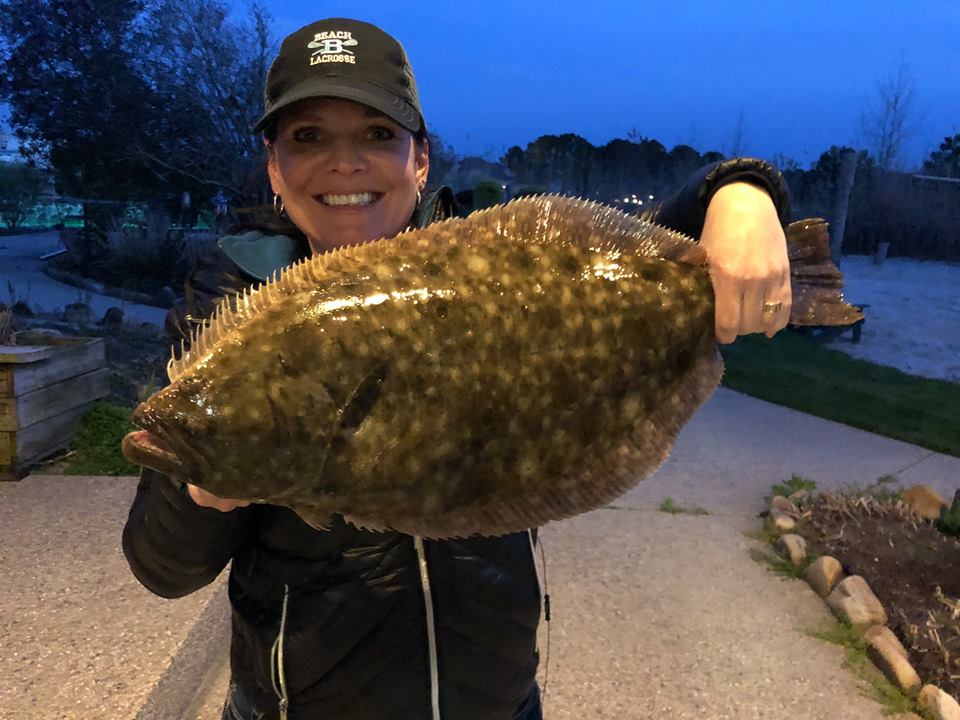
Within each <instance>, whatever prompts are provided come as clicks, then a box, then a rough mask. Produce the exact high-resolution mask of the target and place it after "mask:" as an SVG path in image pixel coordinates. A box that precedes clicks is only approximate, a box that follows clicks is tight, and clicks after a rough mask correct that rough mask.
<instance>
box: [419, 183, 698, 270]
mask: <svg viewBox="0 0 960 720" xmlns="http://www.w3.org/2000/svg"><path fill="white" fill-rule="evenodd" d="M649 218H650V216H649V215H645V216H641V217H637V216H636V215H629V214H627V213H625V212H622V211H621V210H617V209H616V208H613V207H610V206H609V205H602V204H600V203H597V202H594V201H592V200H583V199H581V198H575V197H568V196H566V195H537V196H533V197H523V198H517V199H516V200H511V201H510V202H508V203H505V204H502V205H495V206H494V207H491V208H487V209H485V210H480V211H478V212H475V213H473V214H472V215H471V216H470V217H469V218H467V220H466V222H467V223H473V222H476V223H477V224H478V225H481V226H484V227H486V228H487V229H492V230H494V232H495V234H497V235H500V236H504V235H514V236H525V237H535V238H537V240H538V241H540V242H575V243H579V244H581V245H584V246H589V247H608V248H614V247H615V248H617V249H620V250H624V251H628V252H633V253H636V254H637V255H643V256H647V257H659V258H663V259H665V260H676V261H679V262H685V263H690V264H693V265H703V264H706V262H707V254H706V251H704V250H703V248H701V247H700V246H699V245H697V243H696V241H694V240H693V239H692V238H690V237H688V236H687V235H684V234H683V233H680V232H677V231H675V230H671V229H670V228H667V227H665V226H663V225H658V224H657V223H655V222H652V221H651V220H650V219H649ZM431 227H434V226H431ZM587 228H589V229H590V232H584V230H585V229H587Z"/></svg>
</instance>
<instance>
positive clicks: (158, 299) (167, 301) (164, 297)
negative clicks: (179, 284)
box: [152, 285, 177, 308]
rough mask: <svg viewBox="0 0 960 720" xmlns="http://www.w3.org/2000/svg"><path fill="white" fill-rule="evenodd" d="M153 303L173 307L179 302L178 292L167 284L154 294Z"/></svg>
mask: <svg viewBox="0 0 960 720" xmlns="http://www.w3.org/2000/svg"><path fill="white" fill-rule="evenodd" d="M152 304H153V305H156V306H157V307H163V308H172V307H173V306H174V305H176V304H177V294H176V293H175V292H174V291H173V288H172V287H170V286H169V285H167V286H165V287H164V288H163V289H161V290H160V291H159V292H157V293H156V294H155V295H154V296H153V298H152Z"/></svg>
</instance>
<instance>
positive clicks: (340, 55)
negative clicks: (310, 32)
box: [307, 30, 358, 65]
mask: <svg viewBox="0 0 960 720" xmlns="http://www.w3.org/2000/svg"><path fill="white" fill-rule="evenodd" d="M356 45H358V43H357V41H356V39H354V37H353V35H352V34H351V33H348V32H346V31H345V30H330V31H325V32H320V33H317V34H316V35H314V36H313V40H311V41H310V42H309V43H307V47H308V48H310V49H311V50H313V53H312V54H311V55H310V65H320V64H321V63H334V62H335V63H350V64H351V65H354V64H356V62H357V58H356V56H354V54H353V53H352V52H351V51H350V50H347V49H346V48H348V47H355V46H356Z"/></svg>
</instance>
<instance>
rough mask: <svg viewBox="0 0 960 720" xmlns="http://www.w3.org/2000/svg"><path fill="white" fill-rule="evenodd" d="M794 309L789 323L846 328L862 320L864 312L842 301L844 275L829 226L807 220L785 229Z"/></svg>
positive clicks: (810, 219)
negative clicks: (833, 249) (832, 251)
mask: <svg viewBox="0 0 960 720" xmlns="http://www.w3.org/2000/svg"><path fill="white" fill-rule="evenodd" d="M785 234H786V236H787V256H788V258H789V260H790V287H791V293H792V296H793V306H792V308H791V310H790V324H791V325H800V326H844V325H853V324H855V323H857V322H860V321H862V320H863V310H862V309H861V308H859V307H857V306H855V305H850V304H849V303H848V302H846V301H845V300H844V299H843V273H842V272H840V270H839V269H838V268H837V266H836V265H834V263H833V260H831V258H830V233H829V223H827V221H826V220H824V219H823V218H806V219H804V220H797V221H796V222H792V223H790V224H789V225H788V226H787V228H786V233H785Z"/></svg>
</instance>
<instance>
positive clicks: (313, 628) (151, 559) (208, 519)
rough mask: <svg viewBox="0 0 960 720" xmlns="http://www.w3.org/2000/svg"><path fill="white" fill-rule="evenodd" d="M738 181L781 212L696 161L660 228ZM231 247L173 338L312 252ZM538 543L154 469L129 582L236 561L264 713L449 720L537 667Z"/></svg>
mask: <svg viewBox="0 0 960 720" xmlns="http://www.w3.org/2000/svg"><path fill="white" fill-rule="evenodd" d="M711 173H712V175H711ZM708 176H710V178H711V180H710V181H708V180H707V177H708ZM738 179H740V180H748V181H752V182H756V183H758V184H761V185H762V186H764V187H766V188H768V190H769V191H770V192H771V195H772V196H773V197H774V202H775V203H776V204H777V206H778V209H779V210H780V213H781V218H783V219H785V218H786V213H787V210H786V202H787V201H786V194H785V190H783V189H781V186H780V185H779V183H780V180H779V174H778V173H776V172H775V171H773V170H772V169H771V168H769V167H768V166H765V165H762V164H756V163H754V164H753V165H749V166H742V167H740V166H734V165H730V166H728V168H727V170H726V171H724V169H723V168H722V167H720V168H717V167H708V168H704V169H703V170H701V171H700V172H699V173H697V174H696V175H695V176H694V177H693V178H692V179H691V182H690V183H689V184H688V185H687V186H686V187H685V188H684V189H683V190H682V191H681V192H680V193H678V195H677V196H675V197H674V198H673V199H672V200H670V201H667V202H666V203H664V204H663V205H662V206H661V208H660V219H661V221H662V222H664V224H670V225H673V226H678V225H680V226H684V225H685V226H684V227H683V229H685V230H686V231H687V232H690V233H691V234H693V235H696V234H698V233H699V229H700V227H702V223H703V216H704V212H705V207H706V202H707V201H709V196H710V194H712V191H713V190H714V189H716V187H719V185H720V184H724V183H725V182H731V181H733V180H738ZM708 182H710V183H712V184H713V185H714V186H713V187H708V186H707V183H708ZM452 212H453V202H452V195H451V193H450V192H449V191H448V190H446V189H444V190H442V191H440V192H439V193H436V194H434V195H433V196H431V197H430V198H427V199H425V201H424V203H423V204H422V206H421V208H419V209H418V213H417V216H416V219H417V224H418V225H420V226H422V225H426V224H428V223H429V222H431V221H433V220H436V219H438V218H441V217H447V216H449V215H450V214H451V213H452ZM233 240H234V242H233V244H230V243H224V242H223V241H221V243H220V245H218V247H217V248H215V249H214V251H213V252H212V253H211V254H209V255H207V256H206V257H204V258H203V259H202V260H201V262H200V263H199V264H198V266H197V268H196V269H195V271H194V272H193V273H192V275H191V276H190V279H189V280H188V282H187V285H186V297H185V302H184V303H183V304H182V305H180V306H178V307H176V308H174V309H172V310H171V311H170V313H169V314H168V316H167V323H166V324H167V330H168V334H169V335H170V337H171V340H174V341H179V339H180V338H185V339H188V338H189V332H190V330H191V328H192V327H193V326H194V325H196V324H197V323H199V322H201V321H202V320H203V318H205V317H207V316H208V315H209V314H210V313H211V312H212V310H213V307H214V305H215V303H216V300H217V299H218V298H220V297H221V296H223V295H225V294H228V293H236V292H239V291H241V290H242V289H243V288H244V287H246V286H248V285H250V284H252V283H256V282H258V281H262V280H263V279H265V278H266V277H267V276H268V275H269V274H271V272H272V270H273V269H275V268H276V267H282V266H283V264H286V263H289V262H293V261H294V260H296V259H298V258H300V257H304V256H306V255H307V254H308V253H309V248H308V247H307V246H306V244H305V243H302V242H300V241H296V240H291V239H289V238H286V237H277V236H244V237H242V238H239V239H238V238H236V237H234V238H233ZM535 542H536V531H535V530H534V531H531V532H529V533H516V534H513V535H507V536H504V537H499V538H485V539H476V538H474V539H469V540H447V541H429V540H428V541H421V540H420V539H418V538H411V537H409V536H406V535H401V534H397V533H371V532H365V531H361V530H357V529H355V528H353V527H352V526H350V525H347V524H346V523H344V522H343V520H342V519H341V518H338V517H334V522H333V524H332V526H331V527H330V529H329V530H328V531H325V532H321V531H317V530H314V529H313V528H311V527H310V526H308V525H307V524H305V523H304V522H303V521H302V520H300V518H299V517H298V516H297V515H296V514H295V513H294V512H292V511H290V510H288V509H286V508H283V507H278V506H272V505H251V506H249V507H245V508H239V509H236V510H233V511H231V512H228V513H221V512H219V511H217V510H213V509H209V508H203V507H200V506H198V505H196V504H194V502H193V501H192V500H191V499H190V497H189V495H188V494H187V492H186V490H185V488H184V487H183V486H180V485H179V484H177V483H174V482H173V481H171V480H170V479H169V478H167V477H166V476H164V475H161V474H159V473H156V472H154V471H152V470H144V471H143V474H142V476H141V480H140V484H139V486H138V488H137V493H136V497H135V499H134V501H133V505H132V507H131V509H130V514H129V518H128V520H127V523H126V526H125V528H124V531H123V549H124V553H125V554H126V557H127V560H128V561H129V563H130V567H131V569H132V571H133V573H134V575H135V576H136V577H137V578H138V579H139V580H140V582H141V583H143V585H144V586H146V587H147V588H148V589H150V590H151V591H153V592H154V593H156V594H157V595H160V596H162V597H167V598H177V597H182V596H184V595H188V594H189V593H191V592H193V591H195V590H198V589H199V588H201V587H203V586H205V585H207V584H208V583H210V582H212V581H213V580H214V579H215V578H216V577H217V576H218V575H219V573H220V572H221V571H222V570H223V568H224V567H225V566H226V564H227V563H228V562H229V561H230V560H231V559H232V560H233V564H232V567H231V572H230V578H229V594H230V602H231V604H232V606H233V638H232V644H231V653H230V665H231V672H232V678H233V681H234V682H235V683H236V684H237V685H238V687H239V688H240V690H241V692H242V694H243V695H244V696H245V697H246V699H247V700H248V702H249V703H250V704H251V705H252V706H253V707H254V708H256V709H257V710H259V711H260V712H261V713H263V715H264V717H266V718H275V717H278V715H279V711H278V707H279V703H280V699H281V697H286V698H287V699H288V701H289V717H290V718H291V720H305V719H314V718H316V719H319V718H323V720H340V719H343V720H346V719H347V718H349V719H350V720H385V719H386V718H391V720H426V719H428V718H431V717H433V716H435V715H434V714H433V713H434V710H433V707H434V706H437V709H438V711H439V715H440V716H441V717H443V718H447V719H455V720H509V719H510V718H513V717H515V714H516V713H517V711H518V708H520V707H521V706H522V705H523V704H524V702H525V700H526V699H527V698H528V697H529V696H530V695H531V693H532V692H533V691H534V690H535V677H536V671H537V663H538V660H539V655H538V653H537V648H536V632H537V625H538V622H539V619H540V615H541V607H542V604H541V597H542V592H541V589H540V583H539V578H538V574H537V566H536V563H535V559H534V552H533V551H534V545H535ZM280 641H282V651H283V662H282V668H281V667H280V666H279V665H280V663H279V662H278V660H279V658H278V656H279V650H280Z"/></svg>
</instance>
